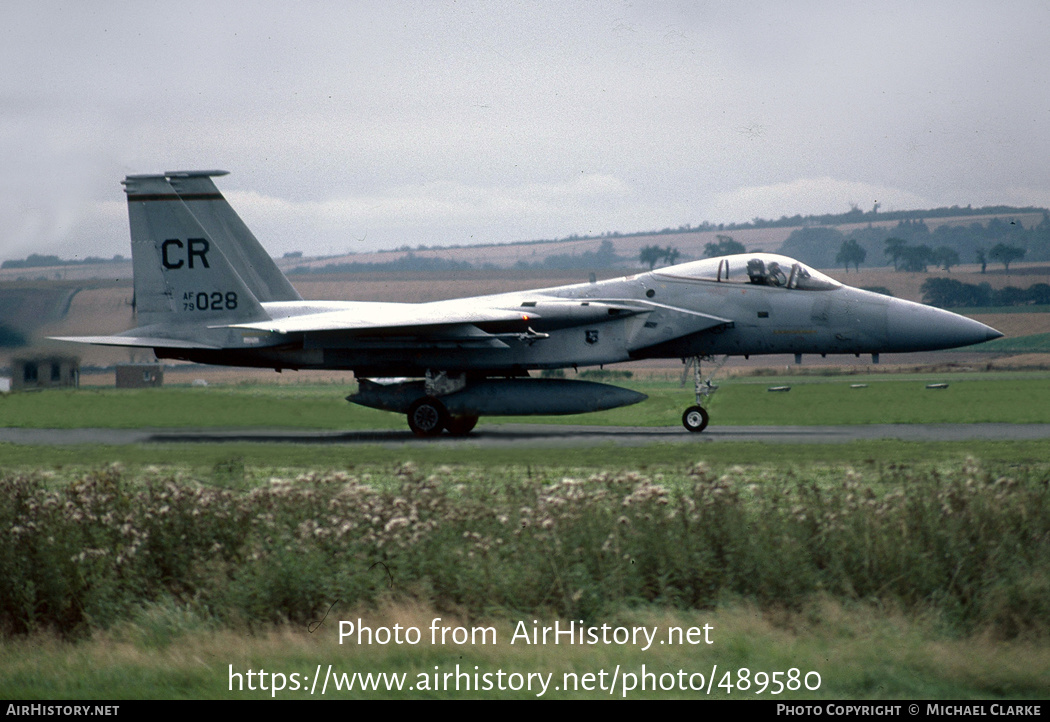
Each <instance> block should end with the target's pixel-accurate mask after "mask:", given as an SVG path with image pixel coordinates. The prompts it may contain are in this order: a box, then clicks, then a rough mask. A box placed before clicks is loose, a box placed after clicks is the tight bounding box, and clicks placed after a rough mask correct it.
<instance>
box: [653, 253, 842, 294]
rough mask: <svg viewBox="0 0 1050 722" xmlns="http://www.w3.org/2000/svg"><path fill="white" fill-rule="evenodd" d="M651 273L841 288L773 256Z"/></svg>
mask: <svg viewBox="0 0 1050 722" xmlns="http://www.w3.org/2000/svg"><path fill="white" fill-rule="evenodd" d="M654 273H655V274H656V275H658V276H664V277H666V278H674V279H679V280H687V281H714V282H716V283H751V284H754V285H757V286H774V287H779V288H792V289H797V290H799V291H831V290H834V289H836V288H840V287H841V286H842V284H841V283H839V282H838V281H836V280H835V279H833V278H830V277H828V276H825V275H824V274H823V273H821V272H820V271H815V270H813V269H812V268H810V267H809V266H807V265H806V264H804V263H800V262H798V261H796V260H795V259H794V258H788V257H787V256H779V255H777V254H774V253H742V254H740V255H736V256H722V257H721V258H705V259H704V260H702V261H693V262H692V263H683V264H681V265H679V266H669V267H668V268H663V269H660V270H657V271H654Z"/></svg>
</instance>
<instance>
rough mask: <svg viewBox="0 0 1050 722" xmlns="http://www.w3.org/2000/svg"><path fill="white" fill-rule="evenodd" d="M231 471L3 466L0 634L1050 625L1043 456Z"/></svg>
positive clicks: (1007, 629) (1031, 630)
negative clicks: (479, 622)
mask: <svg viewBox="0 0 1050 722" xmlns="http://www.w3.org/2000/svg"><path fill="white" fill-rule="evenodd" d="M1004 468H1005V467H1004ZM215 473H216V475H217V476H216V478H215V480H214V481H216V482H219V483H220V484H221V486H219V485H215V484H214V483H212V485H206V484H204V483H200V482H198V481H194V480H192V479H186V478H180V477H179V476H178V475H175V474H171V473H160V472H158V471H156V470H152V471H151V470H145V471H143V472H141V474H140V475H138V476H137V477H136V476H134V475H132V474H130V473H129V472H127V471H125V470H124V469H122V468H121V467H119V466H111V467H108V468H104V469H100V470H96V471H93V472H90V473H87V474H82V475H80V476H78V477H77V478H75V479H73V480H61V479H56V478H52V477H48V476H45V475H42V474H35V475H8V476H5V477H3V478H0V629H2V631H3V632H4V633H5V634H24V633H31V632H35V631H46V630H52V631H55V632H57V633H59V634H61V635H63V636H66V637H77V636H80V635H83V634H85V633H88V632H90V631H92V630H94V629H101V628H107V627H109V626H112V625H113V624H115V623H117V622H119V621H122V620H127V619H133V618H135V616H136V615H142V614H143V610H144V609H148V608H150V606H151V605H158V604H160V605H169V606H171V607H174V608H178V609H180V610H183V613H185V614H191V615H192V616H194V617H195V618H197V619H203V620H206V621H207V623H208V624H209V625H212V624H215V625H226V626H230V627H234V628H243V627H244V626H248V627H253V628H254V627H258V626H265V625H270V624H279V623H282V622H294V623H302V624H309V623H310V622H312V621H315V620H319V619H321V618H322V617H323V616H324V615H325V614H326V611H327V610H330V609H331V608H332V606H333V605H339V606H340V607H342V608H352V607H354V606H357V607H360V606H361V605H369V604H379V603H382V602H384V601H389V600H391V599H395V600H396V599H398V598H400V599H412V600H417V601H419V602H421V603H424V604H427V605H432V606H433V608H435V609H437V610H439V611H440V610H446V611H449V612H452V613H455V614H457V615H459V616H461V617H463V618H481V617H492V616H493V615H496V616H499V615H519V616H520V615H528V614H536V615H546V616H550V615H556V616H560V617H562V618H567V619H582V620H585V621H595V620H599V619H601V618H602V617H603V615H607V614H611V613H615V612H616V611H617V610H620V609H623V608H624V607H631V606H641V605H646V606H663V607H667V608H677V609H705V608H711V607H714V606H717V605H719V604H720V603H722V602H724V601H726V600H732V599H741V598H742V599H746V600H749V601H750V602H752V603H754V604H757V605H758V606H759V607H762V608H766V609H776V608H786V609H801V608H803V607H804V606H805V605H806V604H807V603H809V602H810V601H811V600H813V599H814V598H815V597H818V596H822V597H827V596H830V597H832V598H835V599H837V600H840V601H842V602H844V603H846V604H850V603H854V602H862V603H868V604H876V605H879V604H886V605H891V606H899V607H901V608H903V609H908V610H912V611H913V612H915V613H917V614H928V613H931V612H932V613H933V614H934V615H936V617H937V618H938V619H939V620H941V623H942V624H943V625H944V626H945V629H946V630H948V631H949V632H952V633H957V634H967V633H972V632H974V631H978V630H980V631H985V632H990V633H993V634H995V635H997V636H999V637H1002V638H1015V637H1018V636H1031V635H1035V636H1042V635H1045V634H1046V632H1047V628H1046V625H1047V621H1046V620H1048V619H1050V490H1048V479H1050V474H1048V469H1047V467H1046V466H1045V465H1039V466H1037V467H1025V468H1012V469H1006V473H1004V472H1003V471H1002V470H995V469H989V468H985V467H983V466H982V465H981V464H980V463H979V462H977V461H975V460H973V459H968V460H966V461H965V462H964V463H954V464H948V465H945V464H942V465H940V466H933V465H896V464H886V465H882V466H879V467H875V468H872V469H870V470H868V471H866V472H865V473H863V474H862V473H860V472H857V471H855V470H853V469H852V468H849V467H845V466H838V467H833V468H831V469H828V468H825V469H823V470H819V471H818V470H812V471H809V470H779V469H771V468H766V469H749V470H748V469H743V468H740V467H735V468H730V469H729V470H728V471H726V473H724V474H716V473H714V472H712V471H711V470H710V469H709V468H708V467H707V466H705V465H704V464H698V465H696V466H695V467H692V468H688V469H682V470H680V471H678V472H675V473H661V474H659V475H656V476H654V477H652V478H650V477H649V476H646V475H643V474H640V473H636V472H600V473H597V474H594V475H592V476H590V477H589V478H551V477H549V476H547V475H546V474H544V473H542V472H540V473H533V472H532V470H527V469H510V470H503V471H501V470H493V469H485V468H480V467H477V468H470V467H468V468H460V469H456V470H453V469H450V468H439V469H437V470H435V471H434V473H431V474H424V473H422V472H420V471H419V469H417V468H416V467H415V466H414V465H412V464H411V463H407V464H403V465H401V466H400V467H398V468H397V469H396V470H392V471H386V472H361V473H357V474H356V475H351V474H349V473H346V472H335V471H332V472H313V473H308V474H305V475H302V476H300V477H298V478H295V479H285V478H274V479H272V480H270V481H269V482H268V483H264V484H257V485H251V484H248V483H243V484H242V483H241V480H242V479H243V478H244V474H243V467H242V466H238V467H237V468H233V467H232V466H231V467H230V468H225V467H224V468H222V469H218V468H217V469H216V472H215ZM219 477H221V478H219ZM234 477H236V478H234ZM379 477H382V478H379ZM249 487H250V488H249Z"/></svg>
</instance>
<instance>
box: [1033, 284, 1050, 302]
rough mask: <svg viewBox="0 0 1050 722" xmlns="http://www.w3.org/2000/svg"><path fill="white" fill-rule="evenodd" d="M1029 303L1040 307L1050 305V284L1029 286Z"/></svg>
mask: <svg viewBox="0 0 1050 722" xmlns="http://www.w3.org/2000/svg"><path fill="white" fill-rule="evenodd" d="M1028 302H1029V303H1034V304H1036V305H1039V306H1045V305H1048V304H1050V284H1046V283H1033V284H1032V285H1031V286H1029V287H1028Z"/></svg>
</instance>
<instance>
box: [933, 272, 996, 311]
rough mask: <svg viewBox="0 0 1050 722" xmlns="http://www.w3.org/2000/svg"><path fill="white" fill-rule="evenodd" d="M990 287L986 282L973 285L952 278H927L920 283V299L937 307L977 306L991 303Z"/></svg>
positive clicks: (991, 293)
mask: <svg viewBox="0 0 1050 722" xmlns="http://www.w3.org/2000/svg"><path fill="white" fill-rule="evenodd" d="M992 296H993V292H992V288H991V286H989V285H988V284H987V283H982V284H981V285H979V286H975V285H973V284H970V283H962V282H961V281H956V280H955V279H954V278H937V277H934V278H927V279H926V280H925V281H923V284H922V300H923V303H928V304H930V305H931V306H937V307H938V308H961V307H969V308H979V307H981V306H990V305H992Z"/></svg>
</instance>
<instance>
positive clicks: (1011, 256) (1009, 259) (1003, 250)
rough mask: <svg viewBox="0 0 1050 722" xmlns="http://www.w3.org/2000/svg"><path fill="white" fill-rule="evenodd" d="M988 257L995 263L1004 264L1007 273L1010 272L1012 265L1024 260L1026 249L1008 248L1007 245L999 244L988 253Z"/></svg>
mask: <svg viewBox="0 0 1050 722" xmlns="http://www.w3.org/2000/svg"><path fill="white" fill-rule="evenodd" d="M988 257H989V258H991V259H992V260H993V261H998V262H999V263H1001V264H1003V268H1005V269H1006V272H1007V273H1009V272H1010V264H1011V263H1013V262H1014V261H1017V260H1019V259H1021V258H1024V249H1023V248H1018V247H1017V246H1008V245H1006V244H1005V243H997V244H995V245H994V246H992V250H990V251H988Z"/></svg>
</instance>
